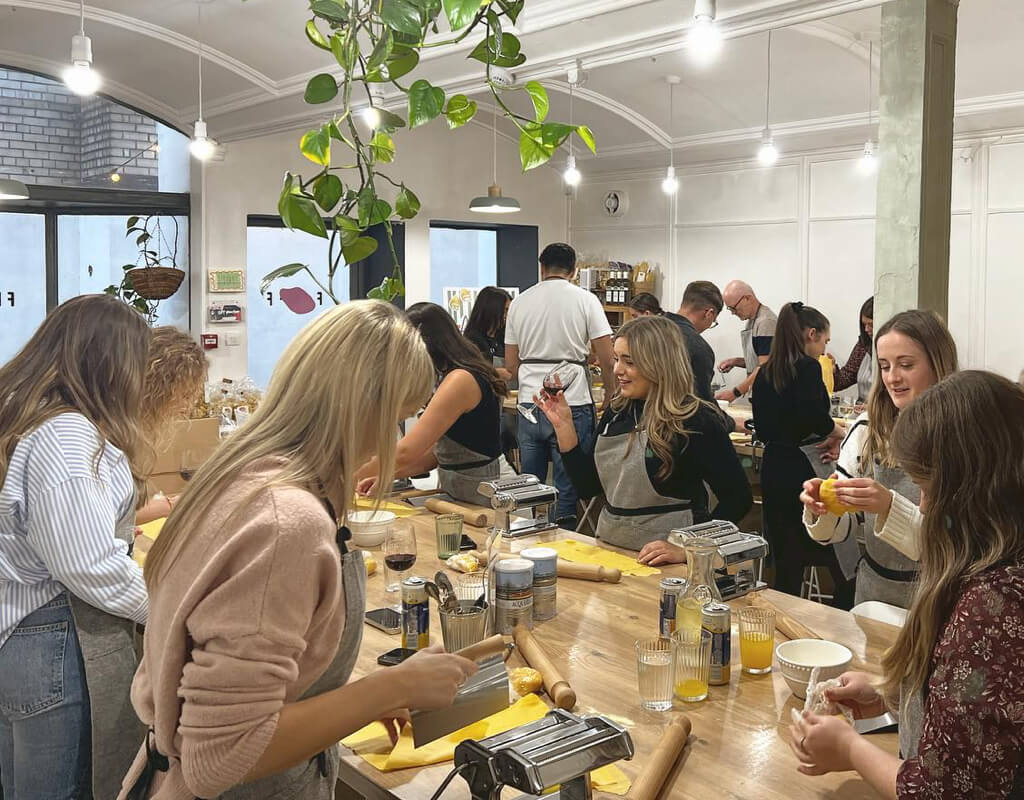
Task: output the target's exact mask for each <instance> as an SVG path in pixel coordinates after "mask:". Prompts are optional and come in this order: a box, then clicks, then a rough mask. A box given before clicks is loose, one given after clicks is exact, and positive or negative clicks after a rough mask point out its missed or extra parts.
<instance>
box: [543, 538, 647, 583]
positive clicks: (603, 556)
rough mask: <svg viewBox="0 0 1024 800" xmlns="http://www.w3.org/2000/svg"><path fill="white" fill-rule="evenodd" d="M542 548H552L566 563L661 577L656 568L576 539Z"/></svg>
mask: <svg viewBox="0 0 1024 800" xmlns="http://www.w3.org/2000/svg"><path fill="white" fill-rule="evenodd" d="M541 546H542V547H550V548H551V549H552V550H556V551H557V552H558V557H559V558H564V559H565V560H566V561H575V562H576V563H578V564H597V565H598V566H601V567H608V568H609V569H612V568H614V569H618V570H621V571H622V574H623V575H635V576H637V577H641V578H642V577H645V576H647V575H660V574H661V570H660V569H656V568H655V567H645V566H644V565H643V564H640V563H638V562H637V560H636V559H635V558H630V557H629V556H624V555H622V554H621V553H615V552H612V551H611V550H606V549H605V548H603V547H598V546H597V545H593V544H585V543H584V542H577V541H576V540H575V539H563V540H562V541H560V542H544V544H543V545H541Z"/></svg>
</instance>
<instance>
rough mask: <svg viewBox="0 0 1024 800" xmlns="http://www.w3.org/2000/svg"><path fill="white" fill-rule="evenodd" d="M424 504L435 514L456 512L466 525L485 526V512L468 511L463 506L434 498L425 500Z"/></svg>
mask: <svg viewBox="0 0 1024 800" xmlns="http://www.w3.org/2000/svg"><path fill="white" fill-rule="evenodd" d="M424 505H425V506H426V507H427V511H433V512H434V513H435V514H458V515H459V516H461V517H462V519H463V520H465V522H466V524H467V525H472V526H473V527H474V528H486V527H487V514H486V513H485V512H483V511H470V510H469V509H468V508H465V507H464V506H460V505H456V504H455V503H449V502H448V501H447V500H438V499H436V498H432V499H430V500H427V502H426V503H424Z"/></svg>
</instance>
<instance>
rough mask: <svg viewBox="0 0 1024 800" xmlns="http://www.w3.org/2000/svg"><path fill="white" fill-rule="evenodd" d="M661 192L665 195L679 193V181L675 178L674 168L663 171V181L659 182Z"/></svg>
mask: <svg viewBox="0 0 1024 800" xmlns="http://www.w3.org/2000/svg"><path fill="white" fill-rule="evenodd" d="M661 191H663V192H664V193H665V194H669V195H672V194H675V193H676V192H678V191H679V179H678V178H676V168H675V167H669V168H668V169H667V170H666V171H665V180H663V181H662V182H661Z"/></svg>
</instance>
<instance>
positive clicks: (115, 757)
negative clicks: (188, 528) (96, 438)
mask: <svg viewBox="0 0 1024 800" xmlns="http://www.w3.org/2000/svg"><path fill="white" fill-rule="evenodd" d="M128 506H129V510H128V512H127V513H126V514H125V515H124V516H123V517H122V518H121V519H120V520H118V522H117V524H116V525H115V527H114V536H115V537H116V538H118V539H120V540H121V541H123V542H127V543H128V545H129V546H131V543H132V541H133V539H134V531H135V502H134V498H133V499H132V501H131V502H130V503H129V504H128ZM68 597H69V598H70V601H71V613H72V615H73V616H74V619H75V630H76V632H77V634H78V642H79V645H80V646H81V649H82V660H83V662H84V664H85V682H86V687H87V689H88V692H89V708H90V714H91V728H92V796H93V797H94V798H95V800H111V798H114V797H117V794H118V792H120V791H121V780H122V779H123V778H124V776H125V775H126V774H127V773H128V769H129V768H130V767H131V765H132V761H133V760H134V759H135V754H136V753H137V752H138V750H139V742H141V741H142V740H143V738H144V737H145V735H146V728H145V726H144V725H143V724H142V723H141V722H140V721H139V718H138V717H137V716H136V715H135V709H134V708H132V703H131V687H132V679H133V678H134V677H135V668H136V666H138V659H137V654H136V651H135V623H134V622H133V621H132V620H130V619H125V618H124V617H117V616H114V615H113V614H108V613H106V612H105V611H101V610H100V609H98V608H96V607H95V606H91V605H89V604H88V603H86V602H85V601H84V600H80V599H79V598H77V597H75V596H74V595H73V594H72V593H71V592H68Z"/></svg>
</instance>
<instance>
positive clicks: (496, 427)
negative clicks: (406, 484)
mask: <svg viewBox="0 0 1024 800" xmlns="http://www.w3.org/2000/svg"><path fill="white" fill-rule="evenodd" d="M408 316H409V321H410V322H412V324H413V325H414V326H415V327H416V328H417V329H418V330H419V332H420V335H421V336H422V337H423V341H424V342H425V343H426V345H427V352H429V353H430V358H431V359H432V360H433V362H434V369H435V370H436V371H437V375H438V386H437V389H436V390H435V392H434V396H433V397H432V398H431V400H430V403H429V404H428V405H427V407H426V410H424V412H423V414H422V416H421V417H420V418H419V420H417V422H416V425H415V426H414V427H413V429H412V431H411V432H410V433H409V434H408V435H407V436H405V437H403V438H402V440H401V441H400V442H399V443H398V454H397V457H396V461H395V475H394V477H396V478H404V477H407V476H409V475H416V474H418V473H421V472H428V471H429V470H432V469H434V468H435V467H436V468H437V471H438V483H439V488H441V489H442V490H443V491H445V492H447V493H448V494H450V495H451V496H452V497H453V498H455V499H456V500H462V501H464V502H467V503H475V504H478V505H483V504H488V501H487V500H486V498H484V497H483V496H482V495H480V493H479V492H478V491H477V487H478V486H479V485H480V483H481V482H482V481H492V480H495V479H496V478H498V477H499V476H502V475H513V474H515V473H514V472H513V471H512V469H511V467H509V466H508V464H507V463H505V459H504V457H503V456H502V454H501V435H500V424H501V401H502V398H504V397H505V395H506V394H507V390H506V388H505V382H504V381H503V380H501V378H500V377H498V374H497V372H495V370H494V367H492V366H491V364H490V363H488V362H487V361H486V360H484V358H483V356H481V355H480V353H479V352H478V351H477V349H476V348H475V347H474V346H473V345H472V344H471V343H470V342H469V340H468V339H466V337H465V336H463V335H462V334H461V333H459V329H458V327H457V326H456V325H455V322H454V321H453V320H452V318H451V317H450V316H448V314H447V312H445V310H444V309H443V308H441V307H440V306H438V305H435V304H434V303H417V304H416V305H414V306H412V308H410V309H409V311H408ZM377 470H378V464H377V460H376V459H374V460H373V461H370V462H369V463H367V464H365V465H363V467H362V468H361V469H360V470H359V471H358V473H357V474H356V479H357V480H358V481H359V483H358V484H357V491H358V492H359V493H360V494H363V495H366V494H369V493H371V492H372V491H373V487H374V485H375V484H376V482H377V480H378V477H379V476H378V474H377Z"/></svg>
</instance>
